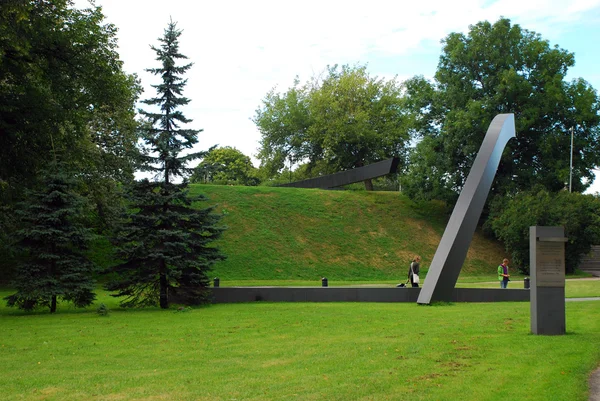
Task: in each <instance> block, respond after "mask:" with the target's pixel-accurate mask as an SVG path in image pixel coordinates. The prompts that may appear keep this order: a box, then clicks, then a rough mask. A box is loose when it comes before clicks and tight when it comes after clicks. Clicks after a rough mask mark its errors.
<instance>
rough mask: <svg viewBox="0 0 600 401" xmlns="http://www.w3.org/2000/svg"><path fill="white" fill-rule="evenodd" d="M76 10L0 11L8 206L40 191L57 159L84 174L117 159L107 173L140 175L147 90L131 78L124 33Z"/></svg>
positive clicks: (17, 5) (9, 5) (15, 1)
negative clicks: (120, 42) (32, 188)
mask: <svg viewBox="0 0 600 401" xmlns="http://www.w3.org/2000/svg"><path fill="white" fill-rule="evenodd" d="M71 7H72V2H71V1H67V0H57V1H52V2H48V1H23V0H7V1H6V4H4V3H3V5H2V8H0V132H1V133H2V135H0V183H2V188H0V189H1V190H2V193H1V194H0V195H2V196H3V197H4V199H5V200H10V199H11V198H12V197H14V193H15V192H18V190H19V188H24V187H25V186H26V185H27V183H29V182H31V183H35V181H36V178H37V172H38V171H40V170H41V167H43V166H46V165H48V163H49V162H50V161H51V159H52V158H53V154H54V153H53V152H57V153H59V154H61V155H63V156H66V155H68V156H69V157H68V159H65V160H63V162H64V163H70V164H73V165H74V167H77V169H80V168H82V167H84V166H88V165H89V164H91V163H94V162H96V161H98V160H99V159H100V158H105V159H106V160H104V163H108V159H111V158H112V159H113V160H111V161H110V164H109V168H108V169H107V168H101V170H102V171H110V173H111V176H113V175H115V174H120V176H119V178H122V176H123V175H132V174H133V167H132V166H131V159H130V158H131V157H132V156H133V155H134V154H132V153H131V151H135V144H136V141H137V133H136V132H135V128H136V124H135V113H134V104H135V101H136V99H137V96H138V94H139V90H140V88H139V85H138V84H137V80H136V78H135V76H131V75H127V74H125V73H124V72H123V70H122V62H121V61H120V60H119V56H118V54H117V52H116V47H117V42H116V28H115V27H114V26H113V25H111V24H104V25H103V24H102V21H103V19H104V16H103V15H102V12H101V9H100V8H99V7H94V8H91V9H86V10H77V9H73V8H71ZM134 153H135V152H134ZM94 167H96V166H95V165H94V166H93V168H88V169H89V170H94ZM117 172H118V173H117Z"/></svg>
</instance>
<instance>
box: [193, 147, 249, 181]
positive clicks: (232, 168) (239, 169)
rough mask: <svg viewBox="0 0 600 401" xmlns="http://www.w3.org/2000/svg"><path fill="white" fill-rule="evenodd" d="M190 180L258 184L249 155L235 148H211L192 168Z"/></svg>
mask: <svg viewBox="0 0 600 401" xmlns="http://www.w3.org/2000/svg"><path fill="white" fill-rule="evenodd" d="M190 181H191V182H196V183H203V184H207V183H214V184H221V185H248V186H253V185H258V183H259V180H258V178H257V176H256V168H255V167H254V166H253V165H252V161H251V160H250V157H248V156H246V155H244V154H243V153H242V152H240V151H239V150H237V149H236V148H232V147H230V146H225V147H223V148H217V147H215V148H212V149H210V150H209V151H208V153H207V155H206V156H205V157H204V158H203V159H202V162H200V164H199V165H198V166H197V167H196V168H195V169H194V174H193V175H192V177H191V178H190Z"/></svg>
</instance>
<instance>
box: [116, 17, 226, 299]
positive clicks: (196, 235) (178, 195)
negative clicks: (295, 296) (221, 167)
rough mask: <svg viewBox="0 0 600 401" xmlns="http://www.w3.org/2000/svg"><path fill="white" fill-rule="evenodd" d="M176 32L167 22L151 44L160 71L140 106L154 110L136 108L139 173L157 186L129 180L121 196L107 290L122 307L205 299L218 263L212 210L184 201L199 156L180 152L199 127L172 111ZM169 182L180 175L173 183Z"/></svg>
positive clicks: (180, 69) (180, 84) (176, 84)
mask: <svg viewBox="0 0 600 401" xmlns="http://www.w3.org/2000/svg"><path fill="white" fill-rule="evenodd" d="M180 35H181V31H180V30H178V29H177V27H176V24H175V23H173V22H170V23H169V25H168V27H167V29H166V30H165V33H164V36H163V37H162V38H159V41H160V42H161V46H160V47H158V48H157V47H154V46H152V49H153V50H154V51H155V52H156V54H157V58H156V59H157V60H158V61H160V63H161V64H162V65H161V67H160V68H151V69H148V70H147V71H149V72H151V73H153V74H155V75H159V76H161V77H162V83H161V84H159V85H153V87H154V88H155V89H156V92H157V96H156V97H154V98H151V99H148V100H145V101H144V103H145V104H147V105H150V106H155V107H158V108H160V111H158V112H148V111H144V110H140V113H141V114H142V115H144V116H145V117H146V118H147V124H145V125H143V126H142V130H143V132H142V137H143V139H144V142H145V156H144V158H145V166H144V169H145V170H148V171H153V172H155V173H156V177H157V181H149V180H147V179H145V180H142V181H138V182H135V183H134V184H133V185H132V186H131V188H130V190H129V193H128V197H129V201H130V207H131V210H132V211H133V212H131V213H130V215H129V216H128V221H127V224H126V225H125V227H124V228H123V230H122V232H121V233H120V236H119V238H118V239H117V245H118V248H119V251H118V254H119V257H120V259H121V260H123V261H124V262H123V263H121V264H120V265H118V266H115V267H114V269H113V273H114V278H113V280H112V281H110V282H109V283H107V286H106V288H107V289H108V290H110V291H117V292H116V293H115V294H113V295H114V296H119V297H126V299H125V300H124V301H123V302H122V305H123V306H143V305H156V304H157V301H158V304H159V305H160V307H161V308H168V307H169V302H170V301H169V298H170V296H172V295H175V296H176V297H177V300H178V301H179V302H182V303H195V302H202V301H206V289H207V287H208V285H209V279H208V272H209V270H210V267H211V266H212V264H213V263H214V262H215V261H217V260H221V259H223V258H224V256H223V255H222V254H221V253H220V252H219V250H218V249H217V248H215V247H214V246H211V243H212V241H213V240H215V239H217V238H218V237H219V236H220V235H221V233H222V231H223V229H224V228H223V227H220V226H218V222H219V220H220V215H217V214H215V213H214V207H208V208H205V209H202V210H198V209H195V208H192V202H196V201H202V200H206V198H205V197H203V196H197V197H190V196H189V194H188V182H187V180H186V179H185V178H186V176H187V174H188V173H189V172H190V171H191V169H188V168H187V167H186V164H187V162H188V161H190V160H194V159H196V158H198V157H201V156H202V155H203V154H205V152H198V153H190V154H187V155H185V156H182V155H181V152H182V151H183V150H185V149H190V148H192V146H193V145H194V144H196V143H197V142H198V139H197V135H198V133H199V132H201V130H192V129H183V128H180V124H186V123H189V122H191V120H190V119H187V118H186V117H185V116H184V115H183V113H182V112H181V111H180V110H179V108H180V107H181V106H184V105H186V104H188V103H189V101H190V100H189V99H188V98H186V97H183V96H182V91H183V88H184V87H185V84H186V82H187V80H185V79H183V78H182V75H183V74H184V73H185V72H186V71H188V70H189V68H190V67H191V66H192V64H191V63H190V64H186V65H183V66H177V65H176V61H177V59H186V58H187V57H185V56H184V55H182V54H181V53H180V52H179V36H180ZM176 178H183V181H182V182H181V183H175V179H176Z"/></svg>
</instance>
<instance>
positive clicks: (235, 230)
mask: <svg viewBox="0 0 600 401" xmlns="http://www.w3.org/2000/svg"><path fill="white" fill-rule="evenodd" d="M191 193H192V194H199V193H201V194H204V195H206V196H207V197H208V198H209V201H208V202H206V203H204V204H202V206H204V207H205V206H207V205H213V204H218V208H217V210H218V211H219V212H221V213H223V214H224V218H223V220H222V222H223V224H225V225H227V226H228V227H229V228H228V230H226V231H225V233H224V235H223V238H222V239H221V240H219V241H218V244H217V245H218V246H219V247H220V248H221V249H222V251H223V252H224V253H225V254H226V255H227V256H228V259H227V260H226V261H223V262H219V263H218V264H216V265H215V268H214V272H213V274H214V275H215V276H219V277H220V278H221V280H319V279H320V277H323V276H325V277H328V278H329V280H344V281H353V280H356V281H359V280H398V279H399V278H401V277H405V276H406V273H407V270H408V266H409V263H410V260H411V259H412V257H413V255H415V254H419V255H421V257H422V258H423V263H422V267H424V268H425V269H427V268H428V266H429V263H431V259H432V258H433V255H434V253H435V251H436V249H437V245H438V243H439V241H440V238H441V236H442V234H443V231H444V229H445V226H446V222H447V218H448V216H447V215H446V214H445V213H444V205H442V204H440V203H437V202H429V203H419V204H417V203H415V202H413V201H412V200H410V199H408V198H407V197H406V196H404V195H403V194H401V193H398V192H365V191H325V190H317V189H298V188H273V187H233V186H217V185H192V186H191ZM503 257H504V249H503V247H502V245H501V244H499V243H497V242H495V241H492V240H490V239H486V238H484V237H483V236H482V235H481V233H476V234H475V237H474V239H473V242H472V244H471V248H470V249H469V253H468V255H467V260H466V262H465V265H464V266H463V269H462V272H461V275H469V276H473V275H488V276H489V275H494V274H495V272H496V266H497V265H498V263H500V261H501V260H502V258H503Z"/></svg>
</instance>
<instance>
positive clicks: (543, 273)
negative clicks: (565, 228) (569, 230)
mask: <svg viewBox="0 0 600 401" xmlns="http://www.w3.org/2000/svg"><path fill="white" fill-rule="evenodd" d="M536 259H537V272H536V273H537V285H538V287H564V286H565V243H564V239H563V238H556V239H554V238H548V239H546V238H540V239H539V241H538V243H537V249H536Z"/></svg>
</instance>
